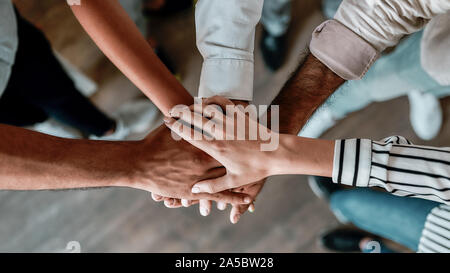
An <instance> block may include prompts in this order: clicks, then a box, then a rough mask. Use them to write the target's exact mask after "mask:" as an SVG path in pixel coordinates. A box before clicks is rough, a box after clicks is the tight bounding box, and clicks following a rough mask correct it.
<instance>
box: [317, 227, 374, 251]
mask: <svg viewBox="0 0 450 273" xmlns="http://www.w3.org/2000/svg"><path fill="white" fill-rule="evenodd" d="M367 237H369V238H376V236H373V235H371V234H369V233H366V232H363V231H360V230H356V229H351V228H345V227H341V228H336V229H333V230H330V231H327V232H325V233H324V234H322V235H321V237H320V242H321V244H322V246H324V247H326V248H327V249H329V250H332V251H338V252H361V248H360V247H359V244H360V242H361V240H362V239H364V238H367Z"/></svg>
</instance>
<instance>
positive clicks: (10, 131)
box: [0, 125, 135, 190]
mask: <svg viewBox="0 0 450 273" xmlns="http://www.w3.org/2000/svg"><path fill="white" fill-rule="evenodd" d="M133 145H135V144H134V143H132V142H102V141H95V142H94V141H89V140H72V139H62V138H57V137H52V136H48V135H44V134H40V133H36V132H33V131H29V130H26V129H22V128H17V127H12V126H7V125H0V189H1V190H46V189H74V188H92V187H107V186H126V185H128V184H129V181H128V177H129V172H130V171H131V166H127V164H128V163H127V161H126V160H124V161H123V162H119V159H121V158H130V157H131V154H127V153H132V151H133V150H135V149H131V148H130V147H128V146H133Z"/></svg>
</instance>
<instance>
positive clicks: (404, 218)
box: [330, 188, 439, 251]
mask: <svg viewBox="0 0 450 273" xmlns="http://www.w3.org/2000/svg"><path fill="white" fill-rule="evenodd" d="M330 206H331V210H332V211H333V212H334V213H335V214H336V216H337V217H338V218H340V219H341V220H346V221H348V222H351V223H352V224H354V225H355V226H357V227H358V228H360V229H363V230H366V231H368V232H370V233H373V234H375V235H378V236H380V237H383V238H387V239H390V240H392V241H395V242H397V243H399V244H401V245H403V246H406V247H408V248H410V249H411V250H414V251H417V247H418V246H419V241H420V237H421V235H422V230H423V228H424V225H425V221H426V218H427V216H428V214H429V213H430V211H431V210H432V209H433V208H435V207H437V206H439V203H437V202H433V201H429V200H425V199H417V198H408V197H399V196H395V195H392V194H389V193H387V192H378V191H374V190H371V189H369V188H357V189H351V190H340V191H337V192H334V193H333V194H332V195H331V199H330Z"/></svg>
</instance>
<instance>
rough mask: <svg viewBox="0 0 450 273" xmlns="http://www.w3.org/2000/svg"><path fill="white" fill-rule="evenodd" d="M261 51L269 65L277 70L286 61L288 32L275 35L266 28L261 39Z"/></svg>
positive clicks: (271, 68) (273, 69)
mask: <svg viewBox="0 0 450 273" xmlns="http://www.w3.org/2000/svg"><path fill="white" fill-rule="evenodd" d="M261 51H262V55H263V59H264V62H265V63H266V65H267V67H268V68H269V69H270V70H272V71H276V70H277V69H278V68H280V67H281V66H282V65H283V63H284V58H285V56H286V34H284V35H281V36H278V37H275V36H271V35H270V34H269V33H268V32H267V31H266V30H265V29H264V31H263V35H262V39H261Z"/></svg>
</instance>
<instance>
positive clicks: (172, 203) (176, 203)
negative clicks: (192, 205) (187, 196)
mask: <svg viewBox="0 0 450 273" xmlns="http://www.w3.org/2000/svg"><path fill="white" fill-rule="evenodd" d="M164 205H165V206H166V207H168V208H170V209H175V208H180V207H181V206H182V205H181V200H180V199H175V198H166V199H164Z"/></svg>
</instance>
